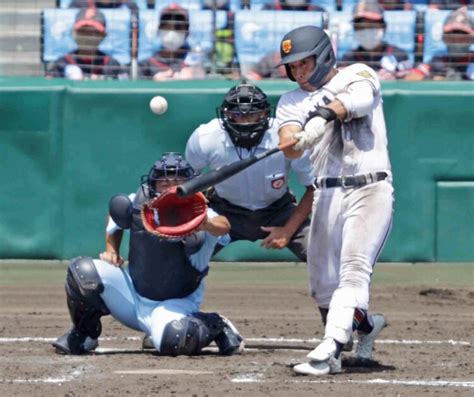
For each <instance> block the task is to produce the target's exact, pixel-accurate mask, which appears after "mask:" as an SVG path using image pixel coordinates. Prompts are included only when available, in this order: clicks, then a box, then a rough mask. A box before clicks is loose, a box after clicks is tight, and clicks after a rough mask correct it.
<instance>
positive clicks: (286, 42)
mask: <svg viewBox="0 0 474 397" xmlns="http://www.w3.org/2000/svg"><path fill="white" fill-rule="evenodd" d="M281 49H282V50H283V52H284V53H285V54H288V53H289V52H290V51H291V40H283V42H282V43H281Z"/></svg>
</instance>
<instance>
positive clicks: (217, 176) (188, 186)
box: [176, 140, 297, 197]
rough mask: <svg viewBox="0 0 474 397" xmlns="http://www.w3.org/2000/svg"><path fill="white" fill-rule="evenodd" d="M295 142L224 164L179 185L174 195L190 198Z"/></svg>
mask: <svg viewBox="0 0 474 397" xmlns="http://www.w3.org/2000/svg"><path fill="white" fill-rule="evenodd" d="M296 142H297V141H296V140H291V141H288V142H286V143H283V144H281V145H279V146H277V147H276V148H273V149H269V150H266V151H264V152H262V153H260V154H258V155H256V156H252V157H249V158H248V159H244V160H239V161H234V162H233V163H230V164H226V165H224V166H222V167H220V168H218V169H216V170H213V171H210V172H208V173H206V174H203V175H200V176H198V177H196V178H194V179H191V180H190V181H187V182H184V183H183V184H182V185H179V186H178V187H177V189H176V193H177V194H178V196H180V197H186V196H190V195H192V194H196V193H197V192H200V191H202V190H206V189H207V188H209V187H211V186H214V185H216V184H218V183H220V182H222V181H224V180H226V179H227V178H230V177H231V176H234V175H235V174H237V173H239V172H240V171H243V170H245V169H246V168H248V167H250V166H251V165H252V164H255V163H256V162H258V161H260V160H263V159H264V158H266V157H268V156H271V155H272V154H274V153H277V152H279V151H281V150H284V149H286V148H289V147H291V146H293V145H294V144H295V143H296Z"/></svg>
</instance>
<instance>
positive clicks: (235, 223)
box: [209, 192, 310, 262]
mask: <svg viewBox="0 0 474 397" xmlns="http://www.w3.org/2000/svg"><path fill="white" fill-rule="evenodd" d="M295 201H296V200H295V198H294V196H293V195H292V194H290V193H289V192H287V193H285V194H284V195H283V197H281V198H280V199H278V200H277V201H275V202H273V203H272V204H270V205H269V206H268V207H266V208H262V209H259V210H255V211H252V210H249V209H246V208H243V207H239V206H237V205H233V204H231V203H230V202H228V201H227V200H225V199H223V198H221V197H219V196H218V195H217V194H216V193H214V194H213V195H212V196H211V197H209V206H210V207H211V208H212V209H213V210H214V211H216V212H217V213H218V214H219V215H224V216H225V217H227V219H228V220H229V222H230V225H231V229H230V233H229V234H230V238H231V242H232V241H237V240H247V241H256V240H261V239H264V238H265V237H266V236H267V235H268V232H265V231H263V230H262V229H261V226H283V225H284V224H285V223H286V222H287V220H288V219H289V218H290V216H291V214H293V211H294V209H295V208H296V202H295ZM309 231H310V219H309V218H308V219H307V220H306V221H305V222H303V224H302V225H301V226H300V228H299V229H298V230H297V231H296V233H295V234H294V235H293V238H292V239H291V241H290V242H289V243H288V246H287V247H288V249H289V250H290V251H291V252H293V253H294V254H295V255H296V256H297V257H298V258H299V259H300V260H301V261H303V262H306V253H307V246H308V236H309ZM222 248H223V247H222V246H221V245H219V244H217V245H216V249H215V250H214V254H216V253H217V252H219V251H220V250H221V249H222Z"/></svg>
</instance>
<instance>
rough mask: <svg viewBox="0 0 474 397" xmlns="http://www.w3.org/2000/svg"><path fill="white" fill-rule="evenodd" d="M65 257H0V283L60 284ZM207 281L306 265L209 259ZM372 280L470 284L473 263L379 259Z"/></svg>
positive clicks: (291, 277) (291, 280)
mask: <svg viewBox="0 0 474 397" xmlns="http://www.w3.org/2000/svg"><path fill="white" fill-rule="evenodd" d="M66 268H67V262H66V261H20V260H15V261H11V260H7V261H0V285H9V284H29V283H44V284H62V283H63V282H64V280H65V276H66ZM208 277H209V282H213V283H214V282H218V283H229V284H234V283H247V284H269V283H271V284H292V285H298V284H301V285H307V283H308V281H307V271H306V266H305V265H304V264H302V263H287V262H277V263H262V262H253V263H248V262H247V263H228V262H213V263H212V264H211V271H210V273H209V276H208ZM373 284H374V285H380V284H392V285H394V284H397V285H415V284H417V285H420V284H425V285H434V286H436V285H455V286H464V287H474V263H415V264H407V263H379V264H377V266H376V269H375V272H374V276H373Z"/></svg>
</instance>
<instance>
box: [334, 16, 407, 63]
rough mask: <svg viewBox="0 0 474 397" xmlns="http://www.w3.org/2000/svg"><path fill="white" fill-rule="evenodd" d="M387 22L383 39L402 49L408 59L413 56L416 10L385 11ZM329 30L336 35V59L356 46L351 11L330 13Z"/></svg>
mask: <svg viewBox="0 0 474 397" xmlns="http://www.w3.org/2000/svg"><path fill="white" fill-rule="evenodd" d="M384 19H385V21H386V23H387V30H386V32H385V40H386V41H387V42H388V43H390V44H393V45H395V46H397V47H399V48H401V49H403V50H405V51H406V52H407V53H408V55H409V57H410V59H411V60H412V61H413V60H414V57H415V30H416V11H385V13H384ZM329 31H330V32H331V34H335V35H336V37H337V48H336V52H337V59H342V57H343V56H344V54H345V53H346V52H347V51H350V50H351V49H352V48H355V47H357V45H358V43H357V41H356V39H355V36H354V29H353V25H352V12H347V11H339V12H334V13H332V14H330V17H329Z"/></svg>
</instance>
